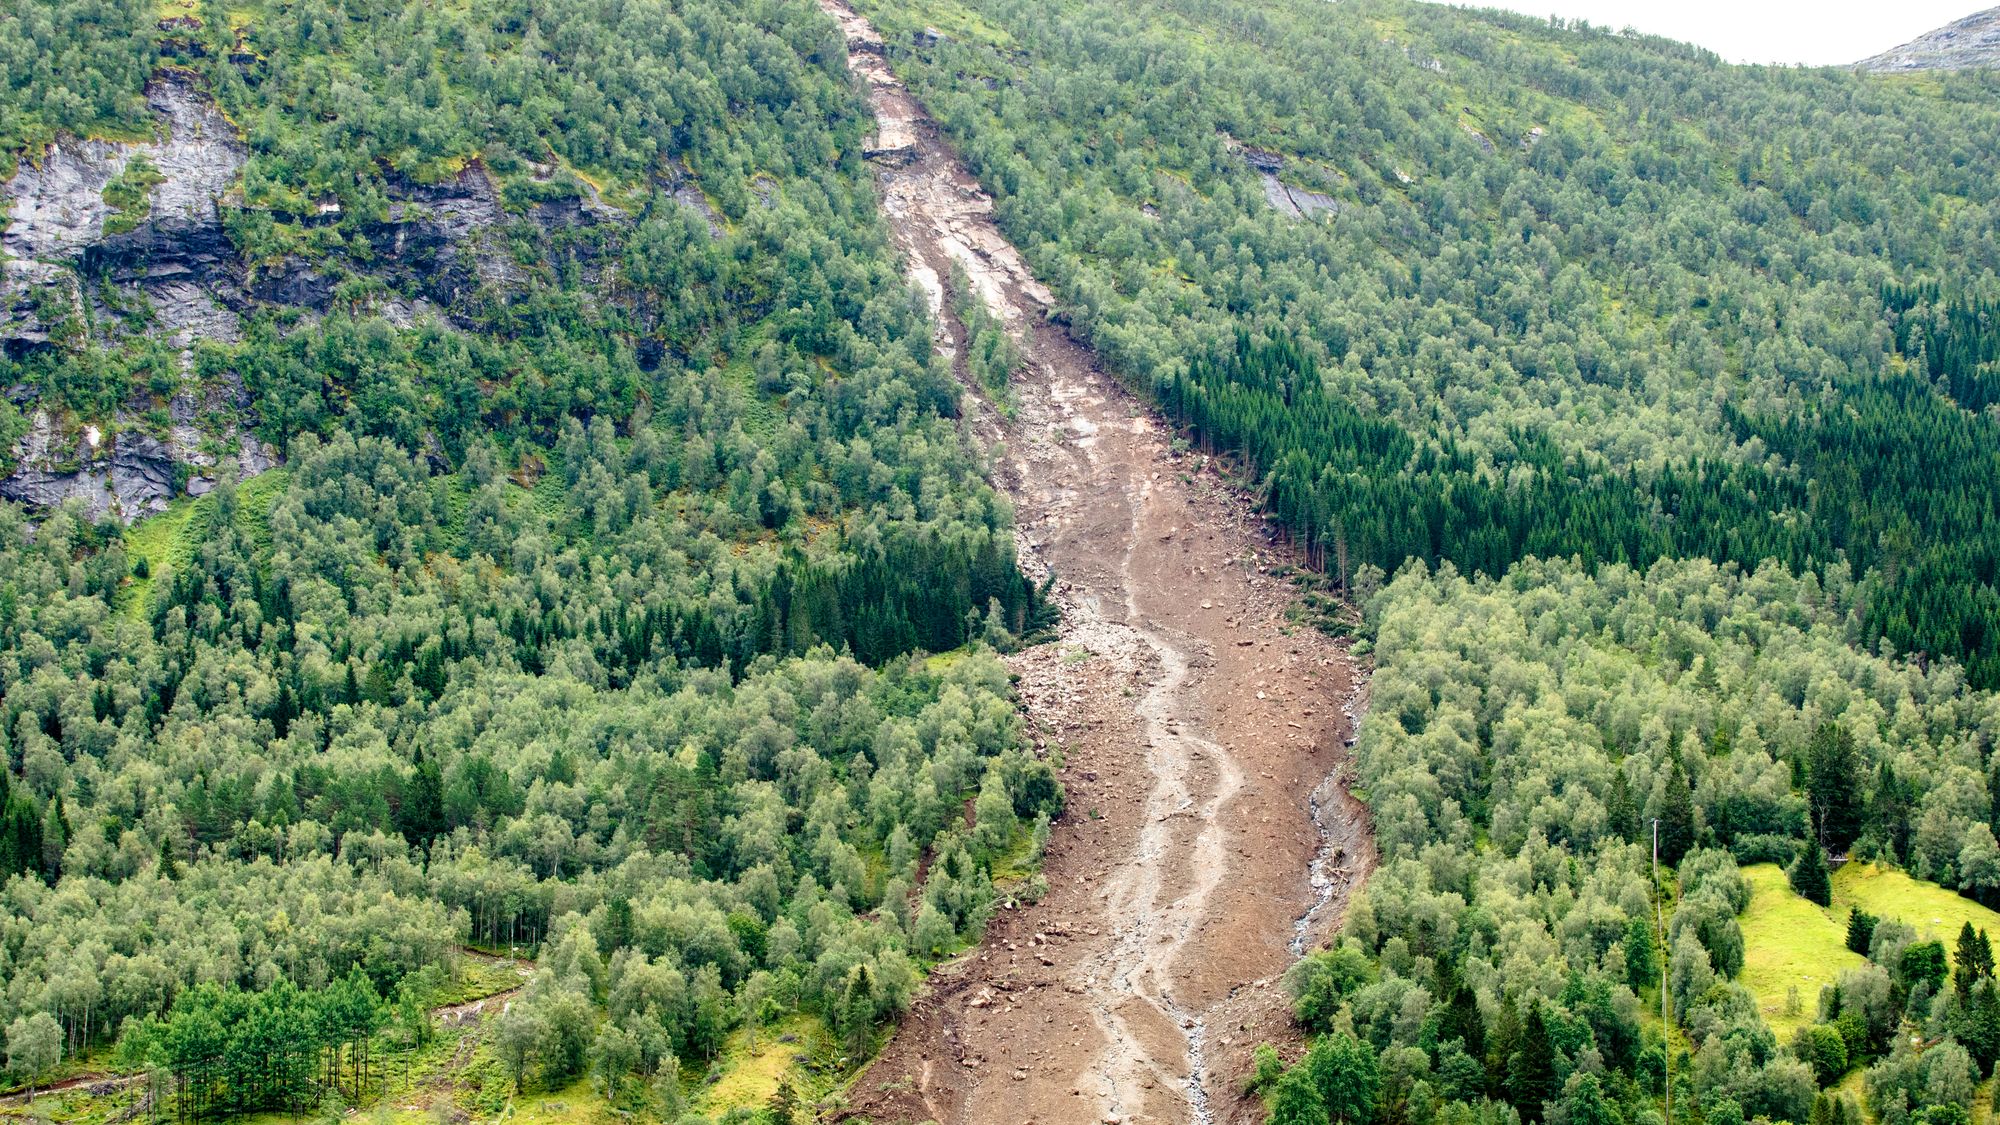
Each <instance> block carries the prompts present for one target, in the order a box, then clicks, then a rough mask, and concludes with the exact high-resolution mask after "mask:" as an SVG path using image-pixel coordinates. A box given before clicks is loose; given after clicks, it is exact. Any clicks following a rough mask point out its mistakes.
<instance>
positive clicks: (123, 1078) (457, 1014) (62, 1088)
mask: <svg viewBox="0 0 2000 1125" xmlns="http://www.w3.org/2000/svg"><path fill="white" fill-rule="evenodd" d="M458 955H459V956H460V957H464V958H466V959H468V960H473V961H482V962H486V963H488V964H493V965H505V966H508V967H510V968H511V969H512V970H513V972H514V975H515V976H517V977H519V978H520V979H521V981H522V982H523V983H521V984H517V985H514V986H513V987H511V988H505V989H501V990H500V991H498V992H494V993H490V994H488V995H486V996H481V997H478V998H477V999H473V1000H466V1001H462V1002H460V1003H457V1004H445V1005H442V1006H440V1007H436V1008H432V1009H431V1019H432V1020H433V1021H434V1022H435V1023H436V1024H437V1025H438V1027H440V1028H457V1027H466V1026H468V1025H473V1024H477V1023H479V1022H480V1021H481V1020H483V1019H484V1018H485V1017H486V1016H488V1015H491V1014H494V1013H498V1012H501V1011H504V1010H506V1007H507V1004H508V1003H509V1002H510V1001H512V1000H513V998H514V997H516V996H518V995H520V994H521V990H522V989H523V988H525V987H526V981H527V978H528V977H529V976H531V975H533V974H534V970H535V963H534V962H533V961H525V960H522V959H520V958H515V957H495V956H494V955H492V954H490V953H481V952H479V951H478V950H476V949H466V948H461V949H460V950H459V951H458ZM145 1077H146V1076H145V1075H144V1074H107V1073H102V1072H93V1073H90V1074H79V1075H76V1076H74V1077H71V1078H65V1079H63V1080H62V1081H60V1082H52V1083H50V1084H49V1085H46V1086H37V1087H35V1097H37V1098H41V1097H47V1096H48V1095H50V1094H62V1093H68V1092H70V1091H74V1090H83V1091H85V1092H86V1093H88V1094H89V1095H90V1096H91V1097H93V1098H101V1097H108V1096H110V1095H112V1094H115V1093H117V1092H118V1091H120V1090H122V1089H124V1088H125V1087H127V1086H130V1085H132V1084H133V1083H134V1082H140V1081H143V1080H144V1079H145ZM27 1104H28V1091H27V1090H25V1089H22V1090H17V1091H14V1092H12V1093H8V1094H0V1115H10V1116H19V1115H18V1114H15V1113H11V1111H14V1110H18V1109H19V1108H21V1107H23V1106H25V1105H27Z"/></svg>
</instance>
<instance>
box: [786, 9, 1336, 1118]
mask: <svg viewBox="0 0 2000 1125" xmlns="http://www.w3.org/2000/svg"><path fill="white" fill-rule="evenodd" d="M821 6H822V8H824V9H825V11H826V12H827V13H828V14H829V15H830V16H832V17H833V18H834V19H835V20H836V21H837V22H838V23H839V24H840V26H841V28H842V30H843V32H844V34H845V36H846V39H847V44H848V51H849V63H850V67H851V68H852V70H853V71H854V74H855V76H856V79H857V80H858V82H860V84H861V85H862V86H863V88H864V89H865V90H866V92H867V94H868V97H869V101H870V103H871V105H872V107H873V109H874V112H875V116H876V120H877V125H878V129H877V132H876V135H875V136H874V137H873V138H871V139H870V140H869V141H868V143H867V145H866V153H867V155H868V156H869V158H870V159H871V160H872V161H873V162H874V163H875V165H876V167H877V169H878V180H879V184H880V189H881V194H882V207H883V211H884V214H885V216H886V218H887V220H888V222H889V224H890V227H891V229H892V231H893V232H894V236H895V238H896V240H897V243H898V246H899V248H900V249H901V251H902V252H903V254H904V256H905V258H906V261H907V265H908V268H909V272H910V277H911V280H912V282H913V284H915V285H917V286H919V287H921V288H922V289H923V291H924V292H925V293H926V294H927V295H928V296H929V299H930V301H931V303H932V307H933V310H934V311H935V312H937V313H938V314H939V317H938V323H939V339H938V341H937V343H938V347H939V349H940V351H941V352H942V353H943V354H945V355H947V356H949V357H952V358H953V361H954V363H955V364H957V365H958V366H959V367H960V368H961V369H962V368H963V366H964V360H963V352H964V348H963V344H962V342H963V339H964V334H965V330H964V327H963V325H961V324H959V323H957V321H956V318H955V316H954V315H953V314H952V311H951V309H950V308H949V304H950V302H948V301H947V300H946V298H945V290H946V283H945V280H944V279H947V278H949V277H950V276H951V274H952V271H953V269H954V267H956V268H958V269H961V270H963V271H964V273H965V275H966V277H967V279H968V281H969V283H970V288H971V291H972V292H973V294H975V295H976V296H977V297H978V298H979V299H980V300H981V301H982V302H984V303H985V304H986V306H987V307H988V308H989V309H990V310H992V311H993V312H994V313H995V314H996V315H997V316H999V317H1000V319H1001V321H1002V322H1003V323H1004V324H1005V325H1006V326H1007V328H1008V330H1009V331H1010V332H1011V333H1013V334H1014V335H1015V336H1016V338H1017V339H1018V340H1019V342H1020V343H1021V345H1022V354H1023V356H1024V363H1023V366H1022V370H1021V371H1020V372H1019V373H1018V374H1017V376H1016V378H1015V381H1014V383H1013V385H1012V386H1011V387H1010V389H1009V401H1008V403H1007V407H1008V409H1006V410H1005V411H1002V410H998V409H995V408H994V407H993V406H992V404H990V403H987V402H985V401H984V400H983V399H981V398H979V397H978V396H976V395H972V394H968V399H969V404H968V405H969V409H968V411H967V426H968V429H969V430H970V432H971V435H972V437H973V439H974V440H976V441H978V442H979V443H980V444H981V445H982V446H984V448H985V450H986V452H987V455H988V456H989V457H990V459H991V462H992V465H993V473H994V477H995V480H996V483H997V484H998V485H999V486H1000V487H1001V488H1003V489H1004V490H1005V491H1006V493H1007V494H1008V496H1009V497H1010V499H1011V500H1012V502H1013V505H1014V510H1015V516H1016V535H1017V538H1018V543H1019V547H1020V552H1021V558H1022V565H1023V567H1024V569H1026V570H1027V571H1028V572H1029V574H1030V575H1031V576H1033V577H1036V578H1037V579H1039V578H1040V577H1041V576H1043V575H1046V574H1047V573H1049V572H1051V571H1053V573H1055V575H1056V576H1057V582H1056V586H1055V596H1056V598H1057V600H1058V602H1059V604H1060V606H1061V609H1062V611H1063V624H1062V627H1061V631H1060V638H1059V639H1058V640H1057V641H1055V642H1052V643H1049V644H1044V645H1039V646H1036V647H1034V648H1031V649H1028V650H1026V651H1023V652H1021V653H1018V654H1016V655H1014V656H1012V657H1010V658H1009V665H1010V667H1011V669H1012V670H1013V672H1014V673H1015V674H1016V676H1017V677H1018V690H1019V694H1020V697H1021V700H1022V704H1023V706H1024V708H1025V711H1026V716H1027V721H1028V728H1029V731H1030V733H1031V735H1032V737H1033V739H1034V742H1035V744H1036V749H1037V751H1038V752H1040V753H1045V754H1050V755H1056V756H1059V758H1060V760H1061V762H1062V765H1063V769H1062V778H1063V783H1064V786H1065V789H1066V791H1067V794H1068V807H1067V809H1066V810H1065V812H1064V815H1063V817H1062V819H1061V820H1060V821H1058V823H1057V825H1056V827H1055V830H1054V832H1053V833H1052V836H1051V839H1050V843H1049V848H1048V853H1047V856H1046V863H1045V867H1044V876H1045V878H1046V880H1047V883H1048V891H1047V893H1046V894H1045V895H1044V896H1042V897H1041V899H1040V900H1039V901H1038V902H1036V903H1034V904H1032V905H1029V904H1025V903H1009V904H1006V905H1004V906H1003V908H1002V909H1001V910H999V911H997V912H996V916H995V917H994V919H993V921H992V923H991V925H990V926H989V927H988V932H987V936H986V939H985V941H984V942H983V943H982V945H981V946H980V947H979V948H978V949H977V950H975V951H973V952H972V953H970V954H968V955H967V956H965V957H964V958H962V959H960V960H959V961H956V962H954V963H953V964H951V965H948V966H946V967H944V968H942V969H940V970H939V972H937V973H936V974H935V975H934V976H933V977H932V979H931V981H930V983H929V985H928V987H927V988H926V990H925V992H924V994H923V995H922V997H920V999H919V1000H918V1002H917V1004H916V1006H915V1008H914V1009H913V1010H912V1011H911V1013H910V1014H909V1015H908V1016H907V1017H906V1018H905V1020H904V1023H903V1025H902V1027H901V1029H900V1030H899V1031H898V1033H897V1035H896V1037H895V1039H894V1040H893V1041H892V1042H891V1043H890V1045H889V1046H888V1048H887V1049H885V1051H884V1052H883V1054H882V1055H881V1056H880V1057H879V1058H878V1059H877V1060H876V1061H875V1062H874V1063H873V1064H871V1066H870V1067H869V1069H868V1071H867V1072H866V1073H864V1074H863V1075H862V1076H861V1077H860V1078H859V1079H858V1080H857V1081H856V1082H855V1084H854V1086H853V1088H852V1105H851V1108H850V1110H849V1114H850V1115H851V1116H855V1117H865V1118H867V1119H869V1120H873V1121H881V1122H898V1121H908V1122H917V1121H927V1120H928V1121H937V1122H940V1123H942V1125H984V1123H987V1122H992V1123H995V1125H1000V1123H1005V1125H1021V1123H1023V1122H1040V1123H1044V1125H1056V1123H1067V1122H1118V1123H1139V1122H1177V1123H1178V1122H1189V1123H1196V1125H1207V1123H1209V1122H1228V1123H1236V1122H1252V1121H1261V1120H1262V1109H1261V1106H1260V1105H1259V1104H1258V1103H1257V1101H1256V1099H1254V1098H1248V1097H1246V1096H1244V1094H1243V1093H1242V1090H1243V1082H1242V1079H1243V1077H1244V1076H1245V1075H1247V1073H1248V1071H1249V1067H1250V1052H1251V1048H1252V1047H1253V1046H1255V1045H1256V1044H1257V1043H1258V1042H1262V1041H1269V1042H1273V1043H1276V1044H1281V1045H1292V1044H1295V1041H1296V1033H1295V1032H1294V1031H1293V1029H1292V1028H1291V1027H1290V1024H1289V1021H1288V1019H1287V1018H1286V1016H1287V1013H1286V1007H1287V1005H1286V1001H1285V997H1284V992H1283V989H1282V988H1281V987H1280V984H1279V977H1280V976H1281V975H1282V974H1283V972H1284V970H1285V969H1286V967H1287V966H1288V965H1289V964H1290V963H1291V962H1292V960H1293V959H1294V957H1295V950H1296V949H1305V948H1310V947H1311V946H1312V945H1314V944H1316V943H1318V942H1320V941H1323V940H1325V938H1326V937H1327V936H1328V935H1330V934H1332V933H1333V932H1334V931H1335V930H1336V929H1337V928H1338V926H1339V923H1340V920H1341V917H1342V914H1343V912H1344V909H1345V906H1346V903H1347V901H1348V896H1349V895H1350V893H1351V892H1352V891H1353V890H1354V889H1355V888H1357V887H1359V886H1360V884H1361V883H1362V881H1363V880H1365V879H1366V877H1367V874H1368V872H1369V870H1370V869H1371V867H1372V865H1373V862H1374V849H1373V844H1372V841H1371V838H1370V836H1369V834H1368V824H1367V819H1366V813H1365V810H1363V809H1362V807H1361V806H1360V804H1359V803H1358V802H1356V801H1355V800H1354V798H1352V797H1351V796H1350V795H1349V794H1348V792H1347V789H1346V786H1345V784H1344V781H1345V778H1346V776H1347V770H1348V766H1349V758H1348V755H1347V752H1346V750H1345V749H1344V747H1345V746H1347V745H1348V744H1349V742H1350V740H1351V739H1352V738H1353V732H1354V725H1355V723H1356V721H1357V719H1358V716H1359V715H1360V713H1361V711H1362V709H1363V708H1364V707H1365V698H1366V696H1365V683H1364V673H1363V672H1362V671H1361V670H1360V669H1358V668H1357V665H1356V662H1355V660H1354V659H1352V658H1351V657H1350V655H1349V654H1348V653H1347V652H1346V650H1345V649H1343V648H1342V647H1340V646H1339V645H1337V644H1336V643H1334V642H1333V641H1332V640H1331V639H1329V638H1328V637H1327V636H1325V635H1324V634H1322V633H1320V632H1318V631H1317V630H1314V629H1311V628H1309V627H1305V626H1302V625H1298V624H1295V623H1294V622H1292V621H1291V620H1290V619H1289V618H1288V616H1287V611H1288V610H1289V609H1290V608H1291V606H1292V601H1293V590H1292V587H1291V585H1290V584H1289V583H1288V582H1287V581H1286V580H1284V579H1283V578H1280V577H1277V576H1275V571H1276V568H1277V567H1278V566H1279V565H1280V564H1281V563H1282V562H1283V561H1284V560H1285V558H1286V553H1287V552H1286V548H1285V547H1284V546H1283V544H1282V543H1281V542H1280V541H1279V540H1278V538H1277V537H1276V536H1275V535H1274V534H1273V533H1272V532H1271V530H1270V529H1269V527H1268V526H1267V525H1266V523H1265V522H1264V520H1263V519H1262V518H1261V517H1260V516H1258V515H1257V514H1256V512H1255V511H1254V509H1253V507H1252V506H1251V504H1250V503H1249V501H1248V500H1247V499H1246V497H1245V496H1244V495H1243V494H1242V493H1241V492H1240V491H1239V490H1237V489H1235V488H1233V487H1232V486H1230V484H1229V483H1228V482H1227V481H1226V480H1225V479H1224V478H1223V477H1222V476H1221V475H1220V474H1219V473H1218V472H1217V471H1216V467H1215V466H1213V465H1211V464H1210V463H1209V461H1208V460H1207V459H1205V458H1203V457H1202V456H1201V455H1199V454H1198V453H1193V452H1188V451H1176V450H1175V448H1174V443H1173V442H1172V440H1171V439H1172V435H1171V434H1170V433H1168V432H1167V431H1166V430H1165V429H1164V427H1163V426H1162V425H1161V424H1160V423H1158V422H1157V420H1156V419H1155V418H1154V417H1153V416H1152V415H1151V414H1150V413H1149V412H1148V411H1147V410H1146V408H1145V407H1143V406H1142V405H1141V404H1140V403H1139V402H1138V401H1137V400H1136V399H1134V398H1133V397H1132V396H1131V395H1130V394H1129V393H1127V392H1126V391H1125V390H1124V389H1123V388H1122V387H1121V386H1120V385H1119V384H1118V383H1117V381H1116V380H1115V379H1113V378H1112V377H1110V376H1109V375H1108V374H1106V373H1105V372H1104V371H1103V370H1101V369H1100V367H1099V366H1098V364H1097V362H1096V360H1095V358H1094V356H1093V355H1092V353H1091V352H1090V351H1089V349H1088V348H1086V347H1084V346H1082V345H1081V344H1079V343H1077V342H1076V341H1075V340H1073V339H1071V338H1070V336H1069V335H1068V334H1067V333H1066V332H1065V331H1064V330H1063V329H1062V328H1061V327H1060V326H1059V325H1057V324H1056V323H1055V322H1053V321H1052V320H1051V319H1049V315H1048V314H1049V313H1050V312H1051V311H1052V310H1053V309H1054V306H1055V299H1054V297H1053V295H1052V294H1051V293H1050V291H1049V290H1048V289H1047V288H1046V287H1045V286H1043V285H1042V284H1041V283H1040V282H1039V281H1037V280H1036V279H1035V277H1034V275H1033V274H1032V273H1031V272H1030V271H1029V269H1028V267H1027V265H1026V264H1025V262H1024V261H1023V260H1022V258H1021V256H1020V254H1019V253H1018V252H1017V251H1016V250H1015V248H1014V247H1013V246H1012V245H1010V244H1009V243H1008V241H1007V240H1006V238H1005V237H1003V236H1002V235H1001V233H1000V231H999V228H998V227H997V226H996V225H995V224H994V221H993V205H992V201H991V199H990V198H989V197H988V196H987V195H986V193H985V192H984V191H983V190H982V189H981V188H980V186H979V183H978V181H976V180H975V179H974V178H973V177H972V176H971V175H969V174H968V173H967V172H966V171H965V169H964V167H963V166H962V165H961V164H960V163H959V162H958V160H957V159H956V157H955V156H954V155H953V154H952V153H951V151H950V149H949V146H948V145H946V144H945V143H944V142H943V140H942V139H941V138H940V136H939V134H938V130H937V128H936V127H935V125H934V124H933V123H932V122H931V121H930V119H929V118H928V117H927V116H926V115H925V113H924V111H923V109H922V107H921V106H920V105H918V104H917V102H916V101H915V100H914V99H913V98H912V97H911V96H910V94H909V93H908V91H907V90H906V89H905V88H904V87H903V85H902V83H901V82H900V81H898V80H897V78H896V76H895V74H894V72H893V71H892V70H891V68H890V66H889V61H888V48H887V45H886V44H885V43H884V42H883V40H882V37H881V36H880V35H879V34H877V33H876V31H875V29H874V28H873V27H872V26H870V24H869V23H868V21H867V20H866V19H864V18H863V17H862V16H860V15H859V14H857V13H856V12H855V11H854V10H853V9H852V8H851V7H849V6H848V5H847V4H846V3H845V2H844V0H821ZM961 374H963V372H962V371H961ZM968 385H970V383H969V382H968Z"/></svg>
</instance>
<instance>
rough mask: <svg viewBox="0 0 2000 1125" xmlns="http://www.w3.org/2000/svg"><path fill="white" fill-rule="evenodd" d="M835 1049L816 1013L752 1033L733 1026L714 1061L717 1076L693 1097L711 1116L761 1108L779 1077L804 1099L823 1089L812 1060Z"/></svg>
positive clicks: (699, 1111) (703, 1111)
mask: <svg viewBox="0 0 2000 1125" xmlns="http://www.w3.org/2000/svg"><path fill="white" fill-rule="evenodd" d="M838 1050H839V1048H838V1045H837V1044H835V1043H834V1041H833V1037H832V1035H831V1034H830V1033H829V1032H828V1031H827V1029H826V1025H825V1024H824V1023H822V1022H820V1020H819V1018H818V1017H817V1016H808V1015H796V1016H791V1017H788V1018H786V1019H783V1020H780V1021H779V1022H777V1023H775V1024H771V1025H769V1026H767V1027H760V1028H758V1029H757V1030H756V1034H755V1035H754V1036H753V1035H751V1033H750V1030H749V1029H748V1028H738V1029H737V1030H736V1031H734V1032H732V1033H731V1034H730V1036H729V1045H728V1046H727V1047H726V1048H724V1050H723V1055H722V1058H721V1060H720V1061H719V1073H720V1075H721V1077H719V1078H717V1079H716V1080H715V1082H714V1083H713V1084H712V1085H710V1086H709V1087H708V1089H706V1090H705V1091H702V1093H701V1094H700V1095H699V1096H698V1097H697V1098H695V1099H693V1101H694V1108H695V1110H696V1112H698V1113H703V1114H709V1115H712V1116H720V1115H721V1114H723V1113H726V1112H728V1111H729V1110H732V1109H737V1108H745V1109H757V1108H761V1107H762V1106H764V1105H767V1104H769V1103H770V1101H771V1096H772V1095H773V1094H776V1093H777V1092H778V1084H779V1083H780V1082H790V1083H791V1084H792V1088H793V1089H794V1090H796V1091H797V1092H798V1093H799V1095H800V1098H801V1100H807V1101H809V1100H811V1099H813V1098H815V1097H818V1096H819V1095H820V1094H822V1093H824V1092H825V1089H824V1088H823V1087H824V1085H825V1084H824V1082H823V1080H822V1079H821V1077H820V1076H819V1075H817V1074H814V1073H812V1064H813V1060H814V1059H815V1058H819V1057H823V1056H825V1055H827V1054H828V1053H829V1052H833V1053H837V1052H838Z"/></svg>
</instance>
